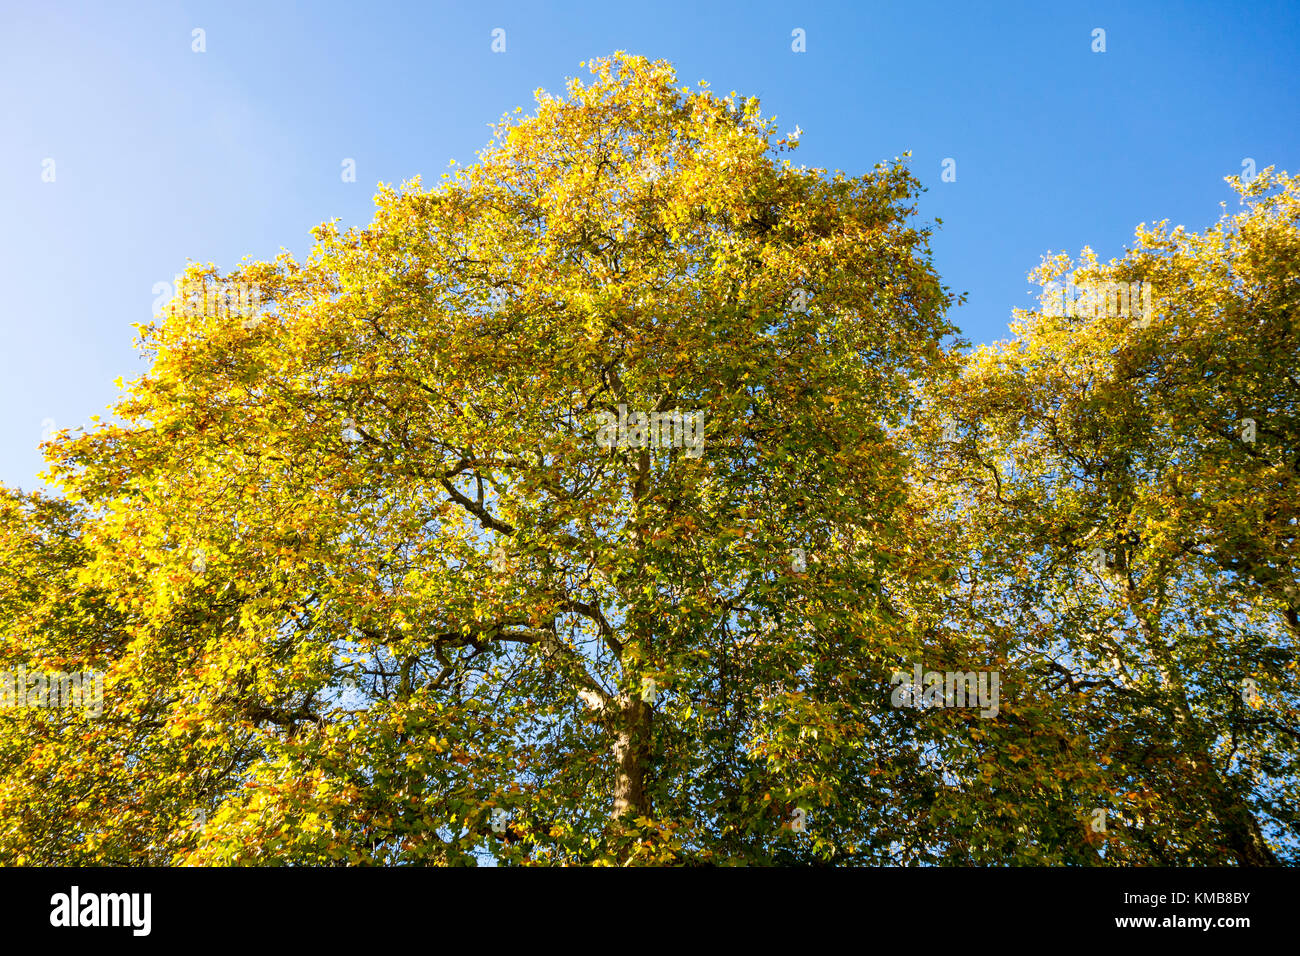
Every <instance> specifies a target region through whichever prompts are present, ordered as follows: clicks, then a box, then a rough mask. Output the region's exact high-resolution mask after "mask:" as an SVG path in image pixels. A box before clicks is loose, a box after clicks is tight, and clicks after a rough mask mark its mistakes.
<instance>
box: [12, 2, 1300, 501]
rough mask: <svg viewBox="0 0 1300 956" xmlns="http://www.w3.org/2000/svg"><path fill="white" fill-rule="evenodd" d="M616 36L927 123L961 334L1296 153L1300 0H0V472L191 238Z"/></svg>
mask: <svg viewBox="0 0 1300 956" xmlns="http://www.w3.org/2000/svg"><path fill="white" fill-rule="evenodd" d="M195 28H201V29H203V30H204V31H205V35H204V40H205V44H206V52H203V53H196V52H194V51H193V49H192V47H193V45H194V39H193V32H192V31H193V30H194V29H195ZM494 28H501V29H503V30H505V31H506V33H505V39H506V49H505V52H504V53H494V52H492V49H491V45H492V31H493V29H494ZM796 28H798V29H802V30H803V31H805V35H806V52H804V53H795V52H793V51H792V49H791V45H792V42H793V41H792V35H791V34H792V31H793V30H795V29H796ZM1097 28H1101V29H1103V30H1105V45H1106V49H1105V52H1104V53H1095V52H1093V49H1092V47H1093V45H1094V39H1093V31H1094V30H1095V29H1097ZM615 50H627V51H629V52H632V53H639V54H643V55H646V56H649V57H651V58H664V59H668V60H670V61H672V63H673V64H674V65H675V66H676V67H677V70H678V78H679V80H680V81H681V82H682V83H686V84H690V85H692V86H694V85H696V84H697V83H698V82H699V81H700V80H701V79H706V80H708V81H709V83H710V86H711V87H712V88H713V89H714V90H715V91H716V92H719V93H727V92H730V91H731V90H735V91H737V92H740V93H743V94H745V95H757V96H759V97H760V98H761V100H762V103H763V112H764V113H765V114H767V115H772V114H775V115H776V116H777V117H778V122H779V124H780V128H781V129H782V131H788V130H790V129H793V128H794V127H795V126H796V125H797V126H799V127H800V128H801V129H802V130H803V136H802V138H801V145H800V149H799V158H798V161H799V162H800V163H806V164H808V165H810V166H823V167H827V168H830V169H837V168H838V169H842V170H844V171H846V172H848V173H861V172H864V171H866V170H868V169H870V168H871V167H872V166H873V165H874V164H875V163H877V162H879V161H882V160H889V159H892V158H893V157H895V156H899V155H901V154H902V153H903V152H904V151H907V150H910V151H911V153H912V157H913V158H912V168H913V170H914V172H915V173H916V174H917V176H918V177H919V178H920V179H921V181H922V182H923V183H924V184H925V185H926V186H927V187H928V188H929V192H927V193H926V194H925V197H924V199H923V201H922V205H921V214H922V216H923V217H925V218H927V219H933V218H934V217H936V216H938V217H941V218H942V219H943V220H944V224H943V227H942V229H941V230H940V231H939V232H938V234H937V235H936V237H935V242H934V247H935V253H936V265H937V267H938V269H939V272H940V274H941V275H942V276H943V279H944V282H945V283H946V284H947V285H948V286H950V287H951V288H952V289H953V290H954V291H956V292H966V293H968V294H969V301H968V303H967V305H966V306H964V307H963V308H961V309H958V310H956V312H955V313H954V318H955V320H956V322H957V324H958V325H959V326H961V328H962V329H963V331H964V334H965V335H966V337H967V338H969V339H971V340H972V341H974V342H987V341H993V340H995V339H999V338H1002V337H1004V336H1005V335H1006V334H1007V321H1008V319H1009V318H1010V313H1011V309H1012V308H1013V307H1016V306H1021V307H1024V306H1027V305H1029V304H1031V302H1032V301H1033V300H1032V299H1031V296H1030V286H1029V284H1028V282H1027V279H1026V273H1027V272H1028V271H1029V270H1030V269H1031V268H1032V267H1033V266H1034V265H1036V264H1037V262H1038V259H1039V257H1040V256H1041V255H1042V254H1043V253H1044V252H1046V251H1048V250H1066V251H1070V252H1077V251H1078V249H1079V248H1080V247H1081V246H1083V245H1085V244H1087V245H1091V246H1092V247H1093V248H1094V249H1095V250H1096V251H1097V253H1098V255H1099V256H1101V257H1102V258H1103V259H1108V258H1110V257H1111V256H1116V255H1120V254H1122V252H1123V248H1124V246H1125V244H1126V243H1128V242H1129V241H1131V239H1132V235H1133V229H1134V227H1135V226H1136V225H1137V224H1138V223H1139V222H1143V221H1145V222H1153V221H1156V220H1160V219H1169V220H1171V221H1172V222H1173V223H1175V224H1179V223H1182V224H1185V225H1187V226H1188V227H1189V228H1194V229H1201V228H1204V227H1205V226H1207V225H1209V224H1210V223H1211V222H1212V221H1213V220H1214V219H1215V218H1216V216H1217V214H1218V212H1219V208H1218V204H1219V203H1220V202H1222V201H1228V202H1229V203H1230V207H1231V206H1235V203H1236V199H1235V196H1234V195H1233V194H1232V193H1231V192H1230V190H1229V189H1228V187H1227V185H1226V184H1225V183H1224V182H1223V177H1224V176H1227V175H1231V174H1236V173H1240V172H1241V171H1242V168H1243V167H1242V164H1243V162H1244V161H1245V160H1246V159H1247V158H1250V159H1253V160H1254V162H1255V164H1256V167H1257V168H1258V169H1261V170H1262V169H1263V168H1264V167H1265V166H1267V165H1270V164H1272V165H1276V166H1277V167H1278V168H1280V169H1287V170H1288V171H1291V172H1297V171H1300V162H1297V156H1298V155H1300V109H1298V108H1297V106H1298V101H1300V3H1298V2H1296V0H1291V2H1268V0H1255V2H1251V3H1249V4H1228V3H1220V4H1209V3H1178V4H1174V3H1168V4H1147V3H1134V2H1131V0H1130V2H1125V3H1098V4H1082V3H1060V2H1042V3H1014V4H1012V3H997V2H982V3H958V2H949V3H925V2H917V0H902V2H891V3H868V2H853V0H841V2H827V3H818V2H812V0H804V2H797V3H794V2H770V0H741V2H732V3H712V2H708V0H691V2H675V0H648V2H644V3H641V2H630V0H601V2H572V3H546V2H539V0H529V2H517V3H501V2H473V3H466V2H461V3H428V2H426V3H419V2H400V3H399V2H378V0H364V2H362V0H358V2H333V0H331V2H319V3H306V2H303V3H290V2H286V0H255V2H230V0H222V2H212V3H153V2H140V0H131V2H122V3H114V4H105V3H84V4H72V3H64V2H57V0H54V2H38V3H31V2H19V0H0V222H3V224H4V227H5V228H4V230H3V237H2V238H0V289H2V290H3V297H2V298H0V302H3V306H0V324H2V328H3V339H0V342H2V343H3V344H2V345H0V356H3V359H2V361H0V403H2V404H0V407H3V409H4V414H2V415H0V481H3V482H4V483H7V484H10V485H17V486H20V487H24V488H32V487H36V486H37V485H39V484H40V482H39V480H38V479H37V478H36V474H37V472H39V471H40V470H42V467H43V466H42V463H41V460H40V456H39V454H38V452H37V448H36V446H37V444H38V442H39V441H40V439H41V434H42V431H43V430H44V429H46V428H48V427H49V426H50V425H51V423H52V424H53V425H54V426H55V427H59V428H62V427H68V426H76V425H80V424H82V423H86V422H88V421H89V417H90V416H91V415H92V414H96V413H100V412H103V410H104V409H105V407H106V406H107V405H108V404H109V402H111V401H112V400H113V398H114V395H115V393H116V389H115V388H114V386H113V384H112V382H113V379H114V378H116V377H117V376H119V375H121V376H124V377H126V378H132V377H134V376H136V375H138V374H139V373H140V372H141V371H143V369H144V365H143V364H142V361H141V359H140V357H139V356H138V354H137V353H136V352H135V351H134V350H133V348H132V341H133V338H134V329H132V328H131V323H133V322H145V321H148V320H149V317H150V315H151V314H152V311H153V300H154V298H155V294H154V293H153V291H152V290H153V287H154V285H155V284H156V283H159V282H163V281H167V280H169V279H170V278H171V277H172V276H173V275H174V274H175V273H177V272H179V271H180V270H181V269H182V268H183V267H184V265H185V263H186V261H187V260H194V261H198V262H204V263H206V262H213V263H215V264H216V265H217V266H218V267H220V268H221V269H223V270H224V269H229V268H230V267H232V266H233V265H235V264H236V263H237V262H238V261H239V260H240V259H241V258H243V257H244V256H245V255H252V256H254V257H256V258H259V259H263V258H269V257H271V256H273V255H275V254H276V253H277V252H279V251H280V249H281V248H285V249H288V250H290V251H291V252H293V253H294V254H295V255H298V256H302V255H304V254H305V253H306V251H307V250H308V249H309V248H310V241H311V237H310V235H309V233H308V230H309V229H310V228H311V227H312V226H314V225H316V224H318V223H320V222H322V221H325V220H328V219H331V218H333V217H335V216H338V217H340V218H341V220H342V225H344V226H347V225H352V224H365V223H367V222H368V221H369V220H370V216H371V209H372V200H371V197H372V196H373V195H374V193H375V188H374V187H375V185H376V184H377V183H379V182H381V181H382V182H388V183H394V184H396V183H400V182H401V181H403V180H405V179H407V178H410V177H411V176H414V175H416V174H420V175H422V176H423V177H424V180H425V182H426V184H429V185H433V184H434V183H436V182H438V181H439V179H440V176H441V173H442V172H444V171H445V170H446V168H447V164H448V160H449V159H452V158H455V159H456V160H457V161H458V162H460V163H466V162H472V161H473V159H474V153H475V151H476V150H477V149H478V148H480V147H481V146H482V145H484V143H485V142H486V141H487V138H488V136H489V130H488V125H487V124H488V123H490V122H491V121H493V120H496V119H497V118H498V117H499V116H500V115H501V114H502V113H505V112H507V111H512V110H513V109H514V107H515V106H523V107H524V109H525V112H529V111H531V108H532V104H533V91H534V90H535V89H537V88H538V87H544V88H546V89H548V90H552V91H556V92H558V91H560V89H561V88H562V86H563V82H564V79H565V77H567V76H573V75H579V74H581V75H583V76H585V75H586V71H585V70H580V69H579V66H578V64H579V63H580V62H581V61H583V60H586V59H589V58H590V57H593V56H601V55H607V54H610V53H612V52H613V51H615ZM348 158H351V159H354V160H355V162H356V172H357V176H356V180H357V181H356V182H354V183H347V182H344V181H343V180H342V176H341V169H342V166H341V164H342V162H343V160H344V159H348ZM948 158H951V159H953V160H955V163H956V166H955V171H956V181H955V182H944V181H942V178H941V174H942V163H943V161H944V160H945V159H948ZM47 160H53V161H54V162H53V166H52V167H51V166H50V165H49V163H48V162H47ZM51 168H52V170H53V181H52V182H48V181H45V180H44V179H43V176H44V177H45V178H46V179H47V178H49V171H50V170H51Z"/></svg>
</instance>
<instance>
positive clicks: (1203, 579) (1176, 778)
mask: <svg viewBox="0 0 1300 956" xmlns="http://www.w3.org/2000/svg"><path fill="white" fill-rule="evenodd" d="M1232 182H1233V184H1234V186H1235V187H1236V188H1237V189H1238V190H1239V192H1240V193H1241V196H1242V204H1243V206H1244V207H1245V208H1244V209H1243V210H1242V211H1241V212H1240V213H1238V214H1236V215H1234V216H1231V217H1229V216H1227V215H1226V213H1225V215H1224V217H1223V218H1222V220H1221V221H1220V222H1219V223H1218V224H1216V225H1215V226H1214V227H1213V228H1211V229H1208V230H1207V231H1205V232H1204V233H1200V234H1197V233H1191V232H1189V231H1187V230H1186V229H1184V228H1183V227H1182V226H1179V227H1177V228H1175V229H1172V230H1171V229H1170V228H1169V227H1168V224H1167V223H1161V224H1159V225H1157V226H1155V227H1151V228H1147V227H1146V226H1142V227H1140V228H1139V229H1138V232H1137V241H1136V244H1135V246H1134V248H1132V249H1131V250H1129V251H1128V252H1127V253H1126V254H1125V255H1124V256H1123V257H1122V258H1121V259H1119V260H1112V261H1111V262H1110V263H1109V264H1102V263H1099V262H1098V261H1097V259H1096V257H1095V256H1094V255H1093V254H1092V252H1091V251H1090V250H1087V249H1085V250H1084V253H1083V255H1082V256H1081V258H1080V260H1078V261H1077V262H1075V261H1072V260H1070V259H1069V258H1068V257H1066V256H1049V257H1048V258H1047V259H1045V260H1044V263H1043V266H1042V267H1041V268H1040V269H1039V270H1037V271H1036V273H1035V274H1034V277H1035V278H1037V279H1038V280H1039V281H1040V282H1042V283H1043V284H1044V287H1045V294H1044V307H1043V309H1041V310H1040V311H1036V312H1022V313H1020V314H1019V315H1018V320H1019V321H1018V323H1017V325H1016V326H1015V329H1014V331H1015V338H1014V339H1012V340H1010V341H1008V342H1004V343H998V344H997V345H994V346H991V347H987V348H982V349H980V350H978V351H977V352H975V353H974V354H972V355H971V357H970V359H969V361H968V363H967V365H966V367H965V369H964V370H963V374H962V375H961V376H960V378H959V379H958V380H957V381H955V382H952V383H948V384H946V385H945V386H944V387H943V388H942V394H940V390H939V389H935V390H934V392H933V394H932V400H931V402H930V405H929V411H928V415H927V419H928V422H929V431H928V432H927V434H928V436H929V437H930V441H929V443H928V445H927V449H926V452H925V454H924V461H925V465H924V468H925V473H926V474H927V475H928V478H929V483H928V484H927V487H928V488H929V490H930V492H931V494H932V495H933V501H934V509H935V510H934V513H935V514H936V515H947V516H948V517H949V521H950V524H949V527H950V530H949V534H948V536H947V540H950V541H953V542H954V548H953V551H952V552H951V560H952V561H953V562H954V563H958V564H964V565H965V571H964V572H963V574H962V577H961V580H960V584H959V587H958V588H957V592H956V594H954V603H953V613H954V616H955V617H957V618H960V619H963V620H965V621H966V622H968V625H969V626H972V627H977V628H984V629H987V630H989V631H990V632H993V633H998V634H1002V635H1005V636H1006V639H1007V642H1008V644H1009V646H1010V647H1012V648H1013V649H1014V653H1013V654H1012V656H1011V659H1010V661H1009V674H1008V677H1007V680H1008V681H1009V682H1011V683H1012V684H1013V686H1014V687H1016V688H1017V690H1016V692H1015V693H1014V694H1012V695H1010V696H1012V697H1013V698H1014V700H1015V703H1013V704H1011V705H1009V706H1007V707H1004V712H1005V713H1006V716H1007V720H1006V721H1005V722H1000V723H999V725H998V727H997V734H996V736H995V737H994V738H993V739H994V740H995V741H996V750H995V751H994V756H993V758H992V759H997V758H998V757H999V756H1000V757H1001V758H1002V759H1001V760H1000V761H999V762H1000V763H1002V765H1003V766H1002V767H1001V768H999V771H998V772H996V773H986V774H984V775H983V776H984V777H985V781H984V784H985V785H984V787H983V790H982V791H981V790H980V789H979V788H978V787H977V786H974V785H972V786H968V787H966V788H964V789H963V792H962V800H963V802H964V803H966V804H969V803H971V802H978V801H984V802H987V803H988V804H990V805H992V806H994V807H997V808H999V810H1005V809H1006V808H1007V807H1009V806H1012V805H1014V806H1016V807H1018V808H1020V809H1019V811H1018V815H1017V817H1016V820H1017V822H1019V823H1022V824H1027V827H1026V831H1027V832H1029V833H1033V832H1035V831H1037V832H1039V833H1043V834H1049V835H1051V834H1067V833H1068V832H1069V831H1070V830H1071V828H1072V826H1073V828H1074V829H1075V830H1076V831H1077V832H1080V833H1082V834H1083V836H1084V838H1085V840H1086V843H1084V842H1081V841H1080V840H1079V839H1077V838H1075V839H1068V838H1061V837H1058V836H1049V837H1048V839H1047V840H1046V841H1045V842H1046V844H1047V846H1046V847H1039V848H1036V849H1034V850H1029V849H1028V847H1027V844H1026V842H1025V841H1024V840H1023V839H1017V838H1016V837H1015V832H1016V830H1015V827H1014V826H1010V827H1005V828H997V827H994V830H995V832H996V833H997V834H998V837H1001V838H1009V842H1006V843H1004V844H1003V845H1001V846H1000V849H999V852H1001V853H1004V854H1006V855H1008V856H1011V857H1012V858H1021V859H1024V858H1031V859H1038V860H1043V859H1044V854H1045V853H1046V854H1050V855H1051V857H1053V858H1055V859H1057V860H1061V861H1067V860H1069V859H1071V858H1072V857H1076V858H1077V859H1079V860H1083V861H1086V860H1087V859H1088V858H1089V857H1090V856H1095V855H1096V854H1098V853H1100V852H1103V851H1102V850H1101V849H1100V847H1101V845H1102V844H1103V843H1104V844H1105V845H1106V849H1105V850H1104V853H1105V859H1106V860H1107V861H1108V862H1130V863H1161V864H1194V863H1196V864H1206V863H1209V864H1226V863H1238V864H1244V865H1258V864H1271V863H1276V862H1278V860H1279V858H1284V857H1289V858H1291V859H1292V860H1294V859H1295V854H1296V849H1297V841H1296V838H1297V816H1296V809H1295V808H1296V806H1297V805H1298V802H1297V796H1300V792H1298V791H1297V769H1298V767H1297V748H1296V742H1297V734H1300V722H1297V712H1296V705H1297V698H1296V668H1297V657H1296V651H1297V638H1298V637H1300V629H1298V628H1297V609H1298V608H1300V605H1298V604H1297V597H1298V596H1300V592H1298V591H1297V585H1298V582H1297V578H1296V575H1297V570H1296V568H1297V527H1296V521H1297V508H1298V504H1300V494H1298V491H1300V484H1298V476H1300V382H1298V381H1297V373H1296V369H1297V358H1298V357H1300V350H1298V343H1300V336H1298V335H1297V329H1298V327H1297V315H1298V312H1297V303H1298V302H1300V286H1298V285H1297V281H1296V271H1295V270H1296V265H1295V264H1296V262H1297V261H1300V233H1298V232H1297V228H1296V225H1297V216H1298V214H1300V213H1298V210H1300V180H1296V179H1294V178H1288V177H1287V176H1286V175H1285V174H1281V175H1278V176H1274V175H1272V172H1271V170H1269V171H1266V172H1265V174H1264V175H1262V176H1260V177H1259V179H1257V180H1256V181H1255V182H1253V183H1251V184H1249V185H1246V184H1242V183H1240V182H1238V181H1236V180H1235V179H1234V180H1232ZM1066 277H1068V278H1070V279H1071V280H1072V285H1073V286H1074V287H1075V288H1077V289H1081V290H1085V291H1088V292H1089V295H1088V296H1086V297H1083V298H1081V299H1078V300H1076V299H1075V297H1074V296H1072V295H1070V294H1067V293H1066V291H1065V289H1063V288H1062V285H1061V281H1060V280H1062V279H1063V278H1066ZM1133 283H1138V284H1139V285H1138V286H1136V287H1135V286H1133V285H1132V284H1133ZM1063 296H1064V298H1063ZM1076 302H1077V304H1076ZM1148 303H1149V305H1150V308H1149V310H1148V309H1147V307H1146V306H1147V304H1148ZM945 422H946V423H947V424H948V430H949V434H950V438H951V440H950V441H946V442H945V441H943V440H942V439H940V438H939V437H938V431H939V430H940V429H941V428H942V427H944V423H945ZM1007 733H1011V734H1013V735H1014V736H1016V737H1017V738H1019V742H1018V743H1012V742H1011V741H1008V739H1007V737H1006V734H1007ZM978 743H979V742H973V743H972V746H974V747H976V748H977V750H978ZM959 744H960V742H958V741H951V742H950V745H953V746H955V747H957V748H958V749H960V746H959ZM1013 746H1014V747H1018V748H1019V749H1020V752H1024V753H1027V754H1028V753H1032V754H1033V759H1032V761H1030V762H1029V763H1028V764H1025V765H1020V766H1019V767H1017V766H1016V765H1015V763H1014V758H1013V760H1012V761H1011V762H1008V761H1006V759H1005V757H1006V755H1007V753H1008V752H1009V751H1008V749H1007V748H1008V747H1013ZM959 767H960V770H959V772H960V773H961V774H963V775H964V776H965V777H966V778H967V779H968V780H971V781H974V782H978V781H979V780H980V776H981V774H980V766H979V764H978V763H976V758H974V757H971V756H970V755H969V752H968V753H967V756H966V759H964V760H962V761H961V763H960V765H959ZM1097 810H1105V811H1107V812H1108V813H1109V814H1110V815H1111V819H1112V823H1111V825H1110V827H1108V828H1107V835H1106V836H1105V837H1098V836H1097V835H1096V832H1095V828H1093V827H1091V826H1090V825H1089V822H1088V821H1089V820H1090V819H1091V815H1092V814H1093V813H1094V812H1095V811H1097ZM1072 821H1073V823H1072ZM1116 821H1117V822H1116ZM972 839H975V840H977V841H984V842H985V843H987V841H988V840H989V836H988V832H987V830H985V831H984V832H983V834H982V835H980V836H973V837H972ZM995 839H996V838H995ZM1071 848H1073V849H1071ZM1062 853H1064V856H1061V854H1062ZM1026 855H1027V856H1026ZM1004 858H1005V857H1004Z"/></svg>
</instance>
